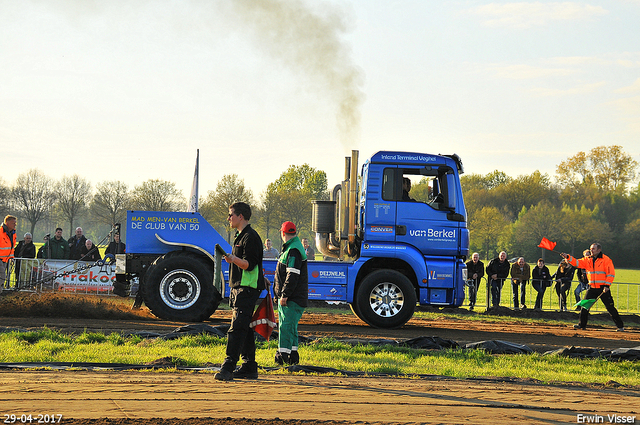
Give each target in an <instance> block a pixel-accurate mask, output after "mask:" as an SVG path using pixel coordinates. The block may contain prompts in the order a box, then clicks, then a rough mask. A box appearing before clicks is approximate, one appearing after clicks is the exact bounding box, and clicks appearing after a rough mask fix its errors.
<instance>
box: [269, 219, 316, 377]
mask: <svg viewBox="0 0 640 425" xmlns="http://www.w3.org/2000/svg"><path fill="white" fill-rule="evenodd" d="M280 234H281V236H282V241H283V242H284V245H282V255H280V258H279V259H278V264H277V265H276V273H275V281H274V287H273V294H274V297H275V298H276V300H277V301H276V304H277V305H278V318H279V322H280V323H279V324H278V351H277V352H276V356H275V362H276V363H278V364H280V365H283V364H285V363H286V364H298V363H299V362H300V355H299V354H298V322H299V321H300V318H301V317H302V314H303V313H304V309H305V308H306V307H307V303H308V300H309V282H308V275H307V256H306V254H305V253H304V247H303V246H302V242H301V241H300V239H299V238H298V236H296V226H295V224H293V223H292V222H290V221H285V222H284V223H282V227H281V229H280Z"/></svg>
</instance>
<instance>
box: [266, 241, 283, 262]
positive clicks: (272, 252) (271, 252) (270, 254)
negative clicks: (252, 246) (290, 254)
mask: <svg viewBox="0 0 640 425" xmlns="http://www.w3.org/2000/svg"><path fill="white" fill-rule="evenodd" d="M278 255H280V253H279V252H278V250H277V249H275V248H274V247H273V243H271V239H265V241H264V250H263V251H262V258H278Z"/></svg>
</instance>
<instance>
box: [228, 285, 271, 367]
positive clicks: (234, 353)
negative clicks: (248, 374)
mask: <svg viewBox="0 0 640 425" xmlns="http://www.w3.org/2000/svg"><path fill="white" fill-rule="evenodd" d="M260 292H261V291H260V290H258V289H253V288H249V287H247V286H241V287H239V288H232V289H231V294H230V295H229V307H231V310H232V312H233V315H232V316H231V327H230V328H229V331H228V332H227V352H226V354H227V357H226V358H225V359H224V363H223V365H222V369H224V370H227V371H229V372H233V371H234V370H235V368H236V364H237V363H238V360H239V359H240V357H242V361H243V362H244V363H251V362H254V363H255V361H256V340H255V336H254V333H253V329H251V328H250V327H249V324H250V323H251V318H252V317H253V310H254V308H255V306H256V301H258V298H259V297H260Z"/></svg>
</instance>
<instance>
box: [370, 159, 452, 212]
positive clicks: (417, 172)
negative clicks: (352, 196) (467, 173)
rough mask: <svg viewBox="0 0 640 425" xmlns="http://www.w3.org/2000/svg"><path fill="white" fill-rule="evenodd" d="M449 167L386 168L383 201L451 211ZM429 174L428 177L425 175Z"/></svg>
mask: <svg viewBox="0 0 640 425" xmlns="http://www.w3.org/2000/svg"><path fill="white" fill-rule="evenodd" d="M451 172H452V170H451V169H450V168H449V167H447V166H440V167H439V166H430V167H429V169H428V170H426V171H425V169H424V168H422V169H420V168H386V169H385V170H384V178H383V185H382V199H384V200H387V201H396V202H422V203H425V204H428V205H430V206H431V207H432V208H434V209H438V210H440V209H449V199H452V197H453V194H451V193H449V190H450V188H449V185H448V184H447V178H446V176H447V174H449V173H451ZM425 174H428V175H425Z"/></svg>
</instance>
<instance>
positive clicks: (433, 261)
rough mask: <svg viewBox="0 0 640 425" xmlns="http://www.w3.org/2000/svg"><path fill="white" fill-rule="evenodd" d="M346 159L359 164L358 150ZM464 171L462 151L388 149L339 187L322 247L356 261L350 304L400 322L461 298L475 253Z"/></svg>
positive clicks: (367, 315)
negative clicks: (419, 307) (462, 180)
mask: <svg viewBox="0 0 640 425" xmlns="http://www.w3.org/2000/svg"><path fill="white" fill-rule="evenodd" d="M347 162H348V163H350V164H351V167H353V164H354V163H356V162H357V153H356V152H355V151H354V156H353V158H352V159H351V160H349V161H347ZM462 171H463V168H462V162H461V161H460V159H459V158H458V157H457V156H456V155H451V156H442V155H430V154H421V153H413V152H396V151H383V152H378V153H376V154H375V155H373V156H372V157H371V158H370V159H369V160H367V161H366V162H365V163H364V164H363V166H362V170H361V172H360V174H359V175H357V174H356V173H354V172H353V171H351V175H350V176H349V178H347V179H346V180H345V181H344V182H343V183H342V184H341V185H340V188H339V189H338V188H336V189H334V191H333V199H332V202H334V203H335V205H336V206H339V207H338V211H337V212H336V213H335V217H336V222H337V225H336V230H335V233H334V234H330V232H329V231H328V229H327V227H326V226H324V227H323V228H321V229H320V232H319V233H318V232H317V231H316V245H317V246H318V247H319V249H320V251H321V252H323V253H324V254H325V255H330V256H331V255H332V256H336V257H338V258H340V259H341V260H343V261H351V262H352V265H351V266H350V267H348V273H347V274H348V276H349V277H348V281H349V282H350V286H351V287H352V288H353V289H352V290H348V291H347V293H349V294H353V297H351V298H350V299H349V300H348V302H349V303H350V304H351V307H352V309H353V311H354V313H355V314H356V315H358V316H359V317H360V318H361V319H362V320H364V321H365V322H367V323H369V324H370V325H372V326H377V327H396V326H400V325H402V324H404V323H406V321H407V320H409V318H410V317H411V316H412V315H413V311H414V309H415V306H416V303H419V304H420V305H440V306H459V305H461V304H462V302H463V300H464V283H465V281H466V266H465V264H464V261H465V259H466V257H467V256H468V255H469V231H468V229H467V226H466V221H467V218H466V210H465V206H464V199H463V196H462V190H461V186H460V173H461V172H462ZM354 186H355V188H356V189H355V192H356V196H355V197H354V196H351V199H349V197H348V196H345V193H347V192H348V193H350V194H351V193H352V192H353V191H354ZM409 186H411V189H412V190H411V189H409ZM354 198H355V199H357V201H356V202H354V201H353V199H354ZM343 210H352V211H343ZM315 214H316V213H315V212H314V216H315ZM347 217H353V218H349V219H347ZM314 218H315V217H314ZM347 221H348V222H347Z"/></svg>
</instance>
